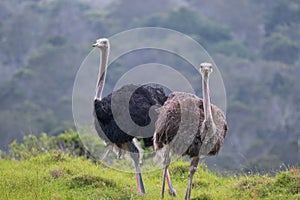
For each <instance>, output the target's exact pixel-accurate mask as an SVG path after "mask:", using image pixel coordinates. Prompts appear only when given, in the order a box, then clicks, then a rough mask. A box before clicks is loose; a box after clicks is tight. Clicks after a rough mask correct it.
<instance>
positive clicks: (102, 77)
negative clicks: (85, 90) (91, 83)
mask: <svg viewBox="0 0 300 200" xmlns="http://www.w3.org/2000/svg"><path fill="white" fill-rule="evenodd" d="M101 51H102V53H101V62H100V67H99V74H98V81H97V85H96V95H95V99H101V98H102V91H103V87H104V84H105V77H106V68H107V61H108V54H109V47H108V48H107V49H103V50H101Z"/></svg>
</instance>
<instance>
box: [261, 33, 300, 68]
mask: <svg viewBox="0 0 300 200" xmlns="http://www.w3.org/2000/svg"><path fill="white" fill-rule="evenodd" d="M261 51H262V52H261V54H262V56H263V58H264V59H266V60H275V61H281V62H283V63H287V64H293V63H294V62H295V61H296V60H298V59H299V53H300V43H295V42H294V41H291V40H290V39H289V38H288V37H286V36H283V35H281V34H278V33H273V34H272V35H271V36H270V37H268V38H266V39H265V40H264V43H263V46H262V50H261Z"/></svg>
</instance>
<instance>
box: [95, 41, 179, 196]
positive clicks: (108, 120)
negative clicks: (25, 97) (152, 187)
mask: <svg viewBox="0 0 300 200" xmlns="http://www.w3.org/2000/svg"><path fill="white" fill-rule="evenodd" d="M93 47H98V48H99V49H100V52H101V63H100V69H99V76H98V81H97V86H96V95H95V99H94V118H95V129H96V131H97V133H98V135H99V136H100V138H101V139H102V140H104V142H105V143H106V144H107V145H109V146H111V147H116V148H117V149H119V152H122V150H125V151H128V152H129V153H130V156H131V157H132V159H133V161H134V165H135V169H136V180H137V187H138V193H139V194H145V188H144V184H143V180H142V175H141V171H140V166H139V164H140V163H139V159H140V157H141V156H140V150H139V149H140V147H139V145H138V143H137V140H136V139H135V138H141V139H142V140H143V142H144V146H145V147H150V146H153V140H152V139H153V133H154V123H153V126H152V127H151V126H150V128H149V130H148V131H147V133H143V131H142V130H143V129H139V128H138V127H145V126H147V125H149V124H150V122H151V119H152V120H155V117H156V118H157V116H155V115H157V113H156V112H152V111H154V110H153V108H155V107H156V108H157V106H162V105H163V103H164V102H165V101H166V100H167V96H166V94H165V92H164V90H163V88H162V87H160V86H158V85H154V84H149V85H142V86H137V85H133V84H131V85H125V86H123V87H122V88H120V89H118V90H116V91H114V92H113V93H111V94H109V95H108V96H106V97H104V98H102V90H103V86H104V83H105V76H106V68H107V61H108V55H109V49H110V44H109V40H108V39H106V38H101V39H98V40H97V41H96V43H95V44H93ZM128 95H129V96H130V98H129V105H128V101H127V103H126V100H124V98H125V99H126V97H128ZM112 104H113V106H114V111H115V112H113V111H112ZM128 106H129V114H130V117H131V119H132V121H134V123H135V124H137V125H138V126H135V127H133V128H132V127H130V126H128V127H125V129H126V130H124V127H122V128H120V127H119V125H118V124H117V122H116V121H117V120H118V122H120V121H125V122H128V115H126V110H127V111H128ZM149 115H150V116H151V115H152V116H151V118H150V117H149ZM126 117H127V118H126ZM116 118H118V119H117V120H116ZM125 125H126V123H125ZM150 125H151V124H150ZM149 133H150V135H146V134H149ZM108 152H109V150H108V151H107V152H106V153H105V155H104V157H105V156H106V155H107V154H108ZM167 179H168V180H169V176H168V177H167ZM170 183H171V182H170ZM170 191H173V194H175V190H173V188H172V185H171V184H170Z"/></svg>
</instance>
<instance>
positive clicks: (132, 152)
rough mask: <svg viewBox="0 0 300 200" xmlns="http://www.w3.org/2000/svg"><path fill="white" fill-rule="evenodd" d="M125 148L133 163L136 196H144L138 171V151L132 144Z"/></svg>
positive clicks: (139, 170) (142, 184)
mask: <svg viewBox="0 0 300 200" xmlns="http://www.w3.org/2000/svg"><path fill="white" fill-rule="evenodd" d="M126 146H127V148H128V150H129V152H130V156H131V158H132V159H133V162H134V166H135V175H136V183H137V187H138V194H140V195H143V194H146V191H145V187H144V183H143V178H142V173H141V169H140V164H139V150H138V148H137V147H136V146H135V145H134V143H133V142H128V143H126Z"/></svg>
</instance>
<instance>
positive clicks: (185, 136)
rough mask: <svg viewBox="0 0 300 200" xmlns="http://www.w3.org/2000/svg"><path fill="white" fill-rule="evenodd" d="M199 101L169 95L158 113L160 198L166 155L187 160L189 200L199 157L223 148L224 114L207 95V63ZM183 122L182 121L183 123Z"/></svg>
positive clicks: (202, 68)
mask: <svg viewBox="0 0 300 200" xmlns="http://www.w3.org/2000/svg"><path fill="white" fill-rule="evenodd" d="M199 71H200V73H201V75H202V93H203V99H201V98H199V97H197V96H195V95H193V94H189V93H184V92H173V93H171V94H170V95H169V97H168V99H167V101H166V102H165V103H164V105H163V106H162V107H160V108H158V109H157V111H158V112H159V115H158V119H157V121H156V125H155V133H154V137H153V140H154V149H155V150H156V151H158V150H160V149H164V161H163V176H162V177H163V179H162V188H161V198H162V199H163V198H164V188H165V177H166V174H167V169H168V167H169V164H170V158H169V152H170V150H172V152H173V153H175V154H177V155H179V156H184V155H188V156H189V157H190V158H191V163H190V171H189V175H188V186H187V190H186V194H185V199H190V195H191V190H192V181H193V176H194V173H195V172H196V169H197V167H198V162H199V160H200V156H201V155H202V156H207V155H208V156H212V155H216V154H217V153H218V152H219V150H220V148H221V146H222V145H223V142H224V138H225V135H226V132H227V123H226V119H225V115H224V113H223V112H222V110H221V109H219V108H218V107H217V106H215V105H213V104H211V102H210V96H209V86H208V82H209V75H210V73H211V72H212V65H211V64H210V63H202V64H201V65H200V69H199ZM184 120H185V121H184Z"/></svg>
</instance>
